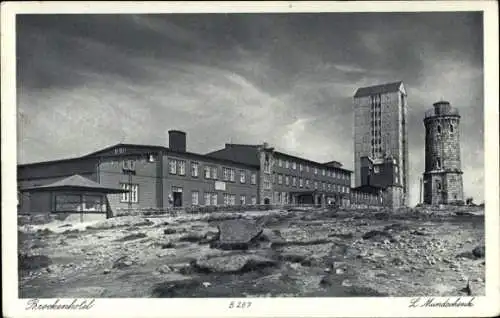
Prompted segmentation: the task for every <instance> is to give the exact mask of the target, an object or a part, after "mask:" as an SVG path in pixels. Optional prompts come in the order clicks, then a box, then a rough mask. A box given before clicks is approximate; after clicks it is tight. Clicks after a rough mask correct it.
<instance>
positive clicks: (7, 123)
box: [1, 1, 500, 317]
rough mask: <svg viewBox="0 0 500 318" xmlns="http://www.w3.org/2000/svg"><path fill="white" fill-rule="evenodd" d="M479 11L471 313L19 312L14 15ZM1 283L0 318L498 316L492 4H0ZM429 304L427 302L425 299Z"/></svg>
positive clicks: (392, 308)
mask: <svg viewBox="0 0 500 318" xmlns="http://www.w3.org/2000/svg"><path fill="white" fill-rule="evenodd" d="M319 11H321V12H381V11H386V12H387V11H400V12H404V11H406V12H411V11H483V12H484V45H485V48H484V63H485V67H484V74H485V85H484V89H485V95H484V103H485V110H484V115H485V130H484V133H485V136H484V137H485V139H484V140H485V147H484V148H485V202H486V211H485V215H486V216H485V218H486V220H485V224H486V245H487V249H486V253H487V255H486V277H487V279H486V296H485V297H477V298H476V299H475V300H474V304H475V306H474V307H472V308H432V309H431V308H408V305H409V303H410V302H409V300H410V298H407V297H401V298H257V299H241V300H245V301H249V300H250V301H252V306H251V307H250V308H247V309H233V310H229V309H228V305H229V302H230V300H234V299H227V298H219V299H217V298H215V299H202V298H200V299H96V305H95V306H94V307H93V308H92V309H90V310H89V311H85V312H76V311H72V312H68V311H45V312H27V311H25V310H24V308H25V306H26V300H19V299H17V290H18V285H17V270H16V268H17V256H16V250H17V224H16V222H17V219H16V212H15V211H16V200H15V198H16V187H15V186H13V185H14V184H15V182H16V162H17V159H16V151H15V149H16V126H15V123H16V106H15V105H16V93H15V85H16V81H15V61H16V56H15V14H20V13H37V14H43V13H188V12H189V13H215V12H228V13H230V12H231V13H235V12H247V13H250V12H253V13H256V12H283V13H294V12H319ZM1 35H2V42H1V52H2V60H1V65H2V87H1V88H2V95H1V96H2V108H1V121H2V128H1V129H2V130H1V132H2V135H1V140H2V145H1V146H2V247H3V248H2V259H3V266H2V278H3V280H2V281H3V288H2V292H3V301H2V303H3V309H4V311H3V313H4V316H6V317H32V316H36V317H67V316H74V317H88V316H90V317H95V316H103V317H142V316H148V317H165V316H174V317H250V316H251V317H253V316H259V317H303V316H311V317H332V316H343V317H354V316H356V317H375V316H384V317H402V316H407V317H426V316H441V317H454V316H464V317H477V316H495V315H498V314H499V313H500V305H499V303H500V301H499V300H500V297H499V295H500V284H499V272H498V269H499V268H500V266H499V253H498V252H499V249H498V247H499V246H500V236H499V230H498V229H499V225H500V222H499V221H500V218H499V215H500V213H499V209H498V207H499V169H498V168H499V152H498V146H499V137H498V131H499V126H498V115H499V114H498V105H499V100H498V87H499V82H498V57H499V55H498V7H497V2H496V1H425V2H422V1H410V2H406V1H400V2H384V1H377V2H375V1H374V2H313V1H311V2H274V1H273V2H271V1H269V2H149V3H147V4H146V3H144V2H121V3H119V2H117V3H112V2H71V3H70V2H23V3H21V2H8V3H2V12H1ZM429 296H432V295H429Z"/></svg>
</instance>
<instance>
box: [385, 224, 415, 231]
mask: <svg viewBox="0 0 500 318" xmlns="http://www.w3.org/2000/svg"><path fill="white" fill-rule="evenodd" d="M409 229H410V228H409V227H408V226H407V225H404V224H401V223H393V224H391V225H387V226H386V227H384V231H388V232H389V231H392V232H402V231H408V230H409Z"/></svg>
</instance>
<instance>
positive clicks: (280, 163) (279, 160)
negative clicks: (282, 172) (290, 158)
mask: <svg viewBox="0 0 500 318" xmlns="http://www.w3.org/2000/svg"><path fill="white" fill-rule="evenodd" d="M278 166H280V167H283V160H281V159H278Z"/></svg>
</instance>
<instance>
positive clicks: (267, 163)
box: [264, 153, 271, 173]
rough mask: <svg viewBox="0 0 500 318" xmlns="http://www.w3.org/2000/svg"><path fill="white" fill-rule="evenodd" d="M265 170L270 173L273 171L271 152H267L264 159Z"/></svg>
mask: <svg viewBox="0 0 500 318" xmlns="http://www.w3.org/2000/svg"><path fill="white" fill-rule="evenodd" d="M264 172H266V173H270V172H271V165H270V164H269V154H267V153H266V157H265V160H264Z"/></svg>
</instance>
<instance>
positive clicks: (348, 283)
mask: <svg viewBox="0 0 500 318" xmlns="http://www.w3.org/2000/svg"><path fill="white" fill-rule="evenodd" d="M342 286H344V287H352V283H351V282H350V281H349V280H348V279H344V280H343V281H342Z"/></svg>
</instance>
